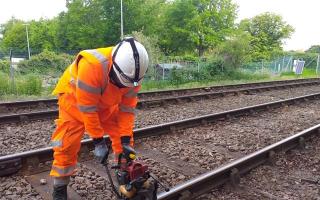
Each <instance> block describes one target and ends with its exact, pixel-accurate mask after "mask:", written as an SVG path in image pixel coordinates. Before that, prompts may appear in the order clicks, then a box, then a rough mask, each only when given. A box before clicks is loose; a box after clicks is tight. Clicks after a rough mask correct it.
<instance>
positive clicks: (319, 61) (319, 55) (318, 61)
mask: <svg viewBox="0 0 320 200" xmlns="http://www.w3.org/2000/svg"><path fill="white" fill-rule="evenodd" d="M319 63H320V54H318V59H317V68H316V74H317V75H318V70H319Z"/></svg>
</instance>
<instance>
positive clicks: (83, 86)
mask: <svg viewBox="0 0 320 200" xmlns="http://www.w3.org/2000/svg"><path fill="white" fill-rule="evenodd" d="M77 87H78V88H80V89H82V90H84V91H86V92H89V93H92V94H101V92H102V88H100V87H92V86H90V85H88V84H86V83H85V82H83V81H81V80H80V79H78V81H77Z"/></svg>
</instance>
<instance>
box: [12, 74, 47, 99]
mask: <svg viewBox="0 0 320 200" xmlns="http://www.w3.org/2000/svg"><path fill="white" fill-rule="evenodd" d="M41 91H42V84H41V80H40V79H39V78H38V77H37V76H36V75H32V74H31V75H26V76H24V77H21V78H20V79H18V80H17V83H16V93H17V94H19V95H21V94H24V95H40V94H41Z"/></svg>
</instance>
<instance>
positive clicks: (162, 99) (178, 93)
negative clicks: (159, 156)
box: [0, 78, 320, 121]
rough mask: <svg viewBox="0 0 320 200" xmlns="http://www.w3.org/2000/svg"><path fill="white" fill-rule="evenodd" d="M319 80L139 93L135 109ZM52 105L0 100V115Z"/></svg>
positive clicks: (36, 113) (35, 112)
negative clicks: (0, 101) (138, 100)
mask: <svg viewBox="0 0 320 200" xmlns="http://www.w3.org/2000/svg"><path fill="white" fill-rule="evenodd" d="M319 83H320V79H317V78H314V79H296V80H285V81H273V82H259V83H246V84H237V85H224V86H211V87H201V88H191V89H178V90H163V91H155V92H144V93H139V98H140V102H139V104H138V108H143V107H154V106H159V105H163V104H167V103H176V102H177V101H188V100H192V99H194V100H199V99H203V98H215V97H220V96H224V95H235V94H248V93H255V92H263V91H269V90H279V89H285V88H297V87H307V86H313V85H319ZM56 104H57V100H56V99H40V100H30V101H16V102H4V103H0V117H1V116H3V117H5V116H7V115H12V114H16V115H19V113H20V114H22V113H31V114H29V115H25V117H30V118H32V117H35V118H36V117H39V118H42V117H50V116H54V115H56V109H57V105H56ZM3 117H2V118H3ZM0 121H1V119H0Z"/></svg>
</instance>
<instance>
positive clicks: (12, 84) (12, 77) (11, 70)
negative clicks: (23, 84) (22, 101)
mask: <svg viewBox="0 0 320 200" xmlns="http://www.w3.org/2000/svg"><path fill="white" fill-rule="evenodd" d="M10 79H11V88H12V90H13V91H14V68H13V63H12V49H10Z"/></svg>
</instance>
